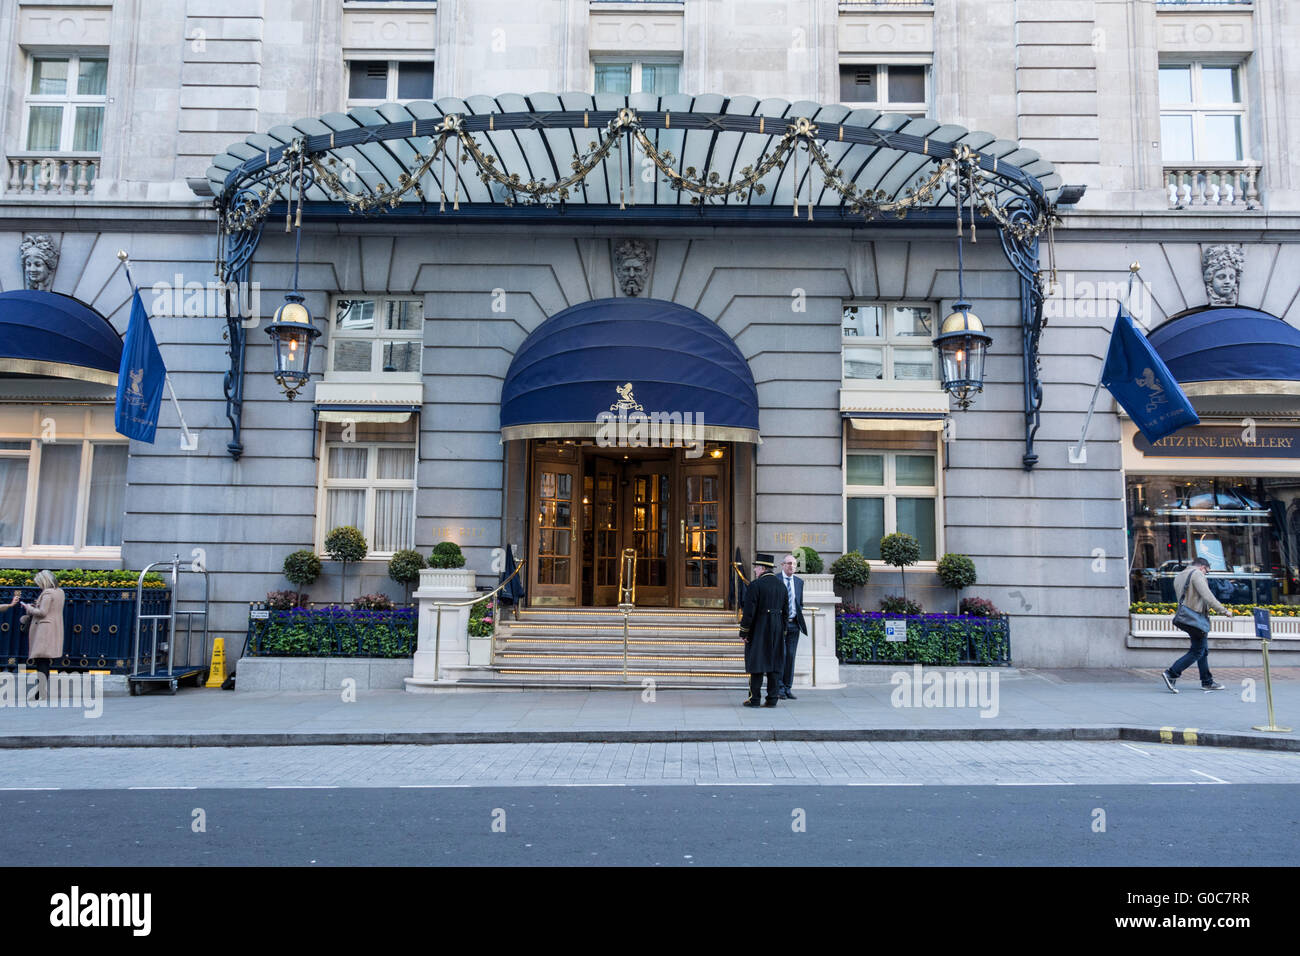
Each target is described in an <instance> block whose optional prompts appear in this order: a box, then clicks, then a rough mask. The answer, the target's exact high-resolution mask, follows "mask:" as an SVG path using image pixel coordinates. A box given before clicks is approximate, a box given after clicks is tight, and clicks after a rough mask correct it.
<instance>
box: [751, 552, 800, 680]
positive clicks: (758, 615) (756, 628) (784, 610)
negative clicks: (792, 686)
mask: <svg viewBox="0 0 1300 956" xmlns="http://www.w3.org/2000/svg"><path fill="white" fill-rule="evenodd" d="M789 602H790V595H789V593H788V592H787V591H786V589H785V585H783V584H782V583H781V578H780V576H779V575H776V574H770V573H769V574H764V575H763V576H762V577H760V578H758V579H757V580H756V581H754V582H752V583H751V584H750V585H749V586H748V587H746V588H745V605H744V614H743V616H742V617H741V619H740V636H741V637H743V638H744V639H745V672H746V673H748V674H770V673H772V672H773V671H780V670H781V668H782V667H783V666H784V664H785V620H786V618H787V617H788V616H789V614H790V611H789V606H788V605H789Z"/></svg>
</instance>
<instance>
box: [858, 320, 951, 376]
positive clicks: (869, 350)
mask: <svg viewBox="0 0 1300 956" xmlns="http://www.w3.org/2000/svg"><path fill="white" fill-rule="evenodd" d="M934 316H935V310H934V307H933V306H931V305H925V304H921V303H898V302H892V303H875V302H849V303H845V305H844V311H843V321H842V323H841V326H842V328H841V334H842V336H843V338H842V343H843V348H842V353H843V357H844V385H845V386H852V385H871V384H873V383H884V382H903V383H910V384H913V385H917V384H927V383H930V384H934V385H936V386H937V385H938V383H939V376H938V369H937V366H936V360H935V349H934V345H933V344H932V341H931V340H932V339H933V338H934Z"/></svg>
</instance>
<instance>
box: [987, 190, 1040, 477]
mask: <svg viewBox="0 0 1300 956" xmlns="http://www.w3.org/2000/svg"><path fill="white" fill-rule="evenodd" d="M1005 212H1006V216H1007V219H1008V222H1009V225H1008V226H1004V227H1002V228H1000V229H999V230H998V236H999V237H1000V238H1001V240H1002V251H1003V252H1004V253H1006V257H1007V261H1008V262H1009V263H1010V264H1011V268H1013V269H1015V270H1016V273H1017V274H1018V275H1019V276H1020V328H1021V333H1022V336H1023V338H1022V362H1023V367H1024V389H1025V454H1024V457H1023V458H1022V459H1021V461H1022V462H1023V464H1024V466H1025V471H1029V470H1030V469H1032V468H1033V467H1034V465H1036V464H1037V463H1038V454H1037V453H1036V452H1035V451H1034V436H1035V435H1036V434H1037V433H1038V426H1039V425H1040V424H1042V407H1043V381H1042V369H1041V367H1040V362H1039V355H1038V343H1039V340H1040V339H1041V338H1042V335H1043V328H1044V327H1045V326H1046V325H1047V320H1046V318H1044V316H1043V299H1044V290H1043V281H1042V276H1041V275H1040V273H1039V267H1038V235H1037V233H1036V232H1033V231H1032V230H1031V229H1029V228H1026V227H1030V226H1031V225H1032V224H1033V223H1036V222H1039V221H1041V219H1042V218H1043V217H1045V216H1046V217H1051V216H1052V215H1053V213H1052V211H1051V210H1043V209H1040V208H1038V207H1037V205H1036V204H1034V203H1031V202H1030V201H1029V200H1027V199H1024V198H1017V199H1014V200H1012V201H1011V202H1010V203H1008V204H1007V206H1006V209H1005Z"/></svg>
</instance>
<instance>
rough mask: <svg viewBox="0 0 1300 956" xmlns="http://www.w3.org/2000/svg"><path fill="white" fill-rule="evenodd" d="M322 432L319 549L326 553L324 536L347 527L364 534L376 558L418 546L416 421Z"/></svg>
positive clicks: (354, 425)
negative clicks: (416, 526) (416, 517)
mask: <svg viewBox="0 0 1300 956" xmlns="http://www.w3.org/2000/svg"><path fill="white" fill-rule="evenodd" d="M324 428H325V434H324V454H323V455H322V456H321V469H320V474H321V478H320V488H319V489H318V495H319V496H318V499H317V500H318V507H317V511H316V514H317V519H318V520H317V529H316V549H317V550H318V551H320V552H322V553H323V552H324V547H325V536H326V535H327V534H329V532H330V531H332V530H333V529H334V528H338V527H341V526H343V525H351V526H352V527H354V528H357V529H359V530H360V531H361V533H362V534H364V535H365V536H366V542H367V543H368V544H369V546H370V555H371V556H374V557H391V556H392V554H393V552H395V551H400V550H402V549H403V548H410V547H414V542H415V470H416V462H417V460H418V448H417V444H416V439H417V435H416V426H415V419H414V418H411V419H409V420H407V421H406V422H402V423H397V424H376V423H367V422H355V423H347V422H344V423H330V424H327V425H325V426H324Z"/></svg>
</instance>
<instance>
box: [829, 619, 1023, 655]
mask: <svg viewBox="0 0 1300 956" xmlns="http://www.w3.org/2000/svg"><path fill="white" fill-rule="evenodd" d="M886 621H903V622H905V623H906V626H907V630H906V637H907V639H906V640H903V641H899V640H889V639H888V638H887V635H886V629H885V622H886ZM835 651H836V654H837V655H838V656H839V659H840V661H841V662H842V663H844V664H939V665H949V666H952V665H958V664H970V665H985V666H999V665H1002V666H1005V665H1009V664H1010V663H1011V622H1010V619H1009V618H1008V617H1007V616H1006V615H1005V614H1004V615H1001V616H999V617H974V616H971V615H966V614H886V613H883V612H881V613H863V614H840V615H838V616H837V617H836V618H835Z"/></svg>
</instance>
